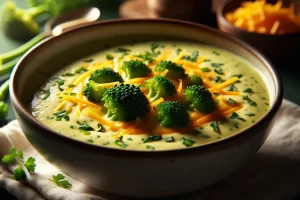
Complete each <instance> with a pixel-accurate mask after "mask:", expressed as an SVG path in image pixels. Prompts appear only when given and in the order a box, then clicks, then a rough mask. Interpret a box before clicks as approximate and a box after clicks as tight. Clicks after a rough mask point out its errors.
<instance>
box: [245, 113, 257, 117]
mask: <svg viewBox="0 0 300 200" xmlns="http://www.w3.org/2000/svg"><path fill="white" fill-rule="evenodd" d="M245 115H246V116H248V117H253V116H255V114H254V113H246V114H245Z"/></svg>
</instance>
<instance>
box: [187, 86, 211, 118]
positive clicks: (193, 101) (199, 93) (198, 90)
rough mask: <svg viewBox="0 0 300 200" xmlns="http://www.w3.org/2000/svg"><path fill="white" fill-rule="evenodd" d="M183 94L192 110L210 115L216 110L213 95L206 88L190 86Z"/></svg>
mask: <svg viewBox="0 0 300 200" xmlns="http://www.w3.org/2000/svg"><path fill="white" fill-rule="evenodd" d="M183 94H184V96H185V98H186V104H187V106H188V107H189V108H191V109H194V108H196V109H197V110H198V111H199V112H202V113H210V112H212V111H214V110H215V108H216V105H215V102H214V100H213V98H212V96H211V93H210V92H209V91H208V90H207V89H206V88H205V87H204V86H200V85H192V86H188V87H187V89H186V90H184V91H183Z"/></svg>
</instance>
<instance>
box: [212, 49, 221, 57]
mask: <svg viewBox="0 0 300 200" xmlns="http://www.w3.org/2000/svg"><path fill="white" fill-rule="evenodd" d="M212 53H213V54H215V55H216V56H219V55H220V53H219V52H216V51H215V50H213V51H212Z"/></svg>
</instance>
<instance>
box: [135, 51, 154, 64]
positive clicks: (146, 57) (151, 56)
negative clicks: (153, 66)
mask: <svg viewBox="0 0 300 200" xmlns="http://www.w3.org/2000/svg"><path fill="white" fill-rule="evenodd" d="M155 56H156V54H155V53H150V52H148V51H146V52H145V53H144V54H139V55H137V57H139V58H142V59H143V60H144V61H146V62H147V63H152V62H154V61H155V59H154V57H155Z"/></svg>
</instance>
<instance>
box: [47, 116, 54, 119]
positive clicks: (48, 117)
mask: <svg viewBox="0 0 300 200" xmlns="http://www.w3.org/2000/svg"><path fill="white" fill-rule="evenodd" d="M46 119H54V117H50V116H47V117H46Z"/></svg>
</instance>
